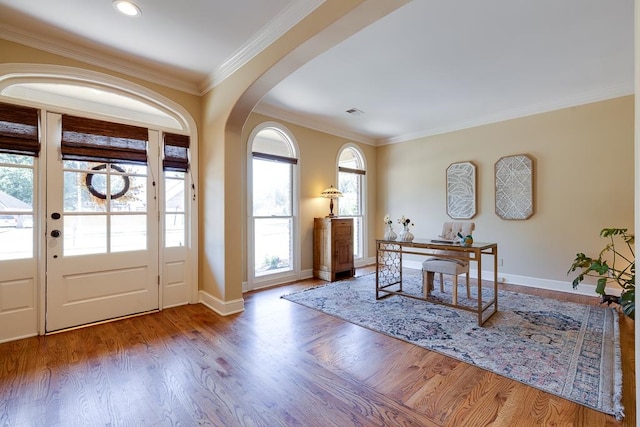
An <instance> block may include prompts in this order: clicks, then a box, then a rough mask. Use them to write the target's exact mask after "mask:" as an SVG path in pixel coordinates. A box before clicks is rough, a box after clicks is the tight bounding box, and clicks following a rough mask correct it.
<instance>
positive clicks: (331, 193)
mask: <svg viewBox="0 0 640 427" xmlns="http://www.w3.org/2000/svg"><path fill="white" fill-rule="evenodd" d="M320 195H321V196H322V197H325V198H327V199H337V198H338V197H342V193H341V192H340V190H338V189H337V188H335V187H334V186H333V185H332V186H331V187H329V188H327V189H326V190H324V191H323V192H322V193H320Z"/></svg>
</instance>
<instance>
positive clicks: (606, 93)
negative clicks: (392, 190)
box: [376, 84, 634, 145]
mask: <svg viewBox="0 0 640 427" xmlns="http://www.w3.org/2000/svg"><path fill="white" fill-rule="evenodd" d="M633 94H634V88H633V87H632V85H627V84H624V85H616V86H610V87H608V88H605V89H600V90H594V91H588V92H584V93H581V94H579V95H576V96H572V97H568V98H564V99H560V100H553V101H550V102H541V103H538V104H531V105H527V106H524V107H520V108H514V109H512V110H506V111H501V112H499V113H496V114H490V115H487V116H483V117H478V118H476V119H472V120H464V121H460V122H456V123H451V124H449V125H445V126H441V127H434V128H431V129H425V130H424V131H421V132H414V133H410V134H405V135H400V136H397V137H393V138H387V139H383V140H377V141H376V142H377V145H389V144H397V143H400V142H406V141H411V140H414V139H420V138H426V137H429V136H434V135H441V134H444V133H449V132H455V131H458V130H463V129H469V128H473V127H477V126H484V125H488V124H492V123H498V122H504V121H506V120H513V119H519V118H522V117H527V116H533V115H536V114H542V113H548V112H550V111H555V110H561V109H563V108H570V107H577V106H579V105H585V104H591V103H594V102H600V101H606V100H608V99H614V98H620V97H622V96H628V95H633Z"/></svg>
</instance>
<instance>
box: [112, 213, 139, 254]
mask: <svg viewBox="0 0 640 427" xmlns="http://www.w3.org/2000/svg"><path fill="white" fill-rule="evenodd" d="M145 249H147V216H146V215H111V252H126V251H140V250H145Z"/></svg>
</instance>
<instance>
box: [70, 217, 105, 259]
mask: <svg viewBox="0 0 640 427" xmlns="http://www.w3.org/2000/svg"><path fill="white" fill-rule="evenodd" d="M62 237H63V238H64V250H63V253H64V255H65V256H69V255H89V254H103V253H106V252H107V216H106V215H65V216H64V230H63V232H62Z"/></svg>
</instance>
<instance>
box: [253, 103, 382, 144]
mask: <svg viewBox="0 0 640 427" xmlns="http://www.w3.org/2000/svg"><path fill="white" fill-rule="evenodd" d="M253 112H254V113H258V114H263V115H265V116H269V117H271V118H274V119H278V120H282V121H285V122H289V123H293V124H295V125H298V126H303V127H306V128H308V129H312V130H315V131H318V132H323V133H328V134H329V135H334V136H337V137H340V138H345V139H348V140H351V141H355V142H361V143H363V144H367V145H377V144H376V141H375V140H374V139H372V138H369V137H368V136H366V135H362V134H360V133H357V132H351V131H348V130H346V129H343V128H340V127H338V126H331V125H329V124H327V123H326V122H321V121H317V120H314V119H312V118H310V117H307V116H304V115H302V114H298V113H294V112H292V111H287V110H283V109H280V108H277V107H274V106H273V105H266V104H263V103H260V104H258V105H257V106H256V107H255V108H254V109H253Z"/></svg>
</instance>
